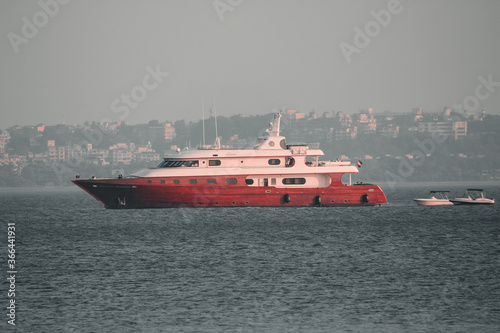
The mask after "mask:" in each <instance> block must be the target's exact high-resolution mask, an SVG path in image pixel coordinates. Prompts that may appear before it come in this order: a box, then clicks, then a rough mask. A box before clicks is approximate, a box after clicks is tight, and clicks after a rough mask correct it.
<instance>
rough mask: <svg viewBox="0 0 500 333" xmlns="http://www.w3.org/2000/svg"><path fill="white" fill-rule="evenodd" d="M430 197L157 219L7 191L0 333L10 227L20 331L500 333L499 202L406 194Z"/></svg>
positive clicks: (2, 194)
mask: <svg viewBox="0 0 500 333" xmlns="http://www.w3.org/2000/svg"><path fill="white" fill-rule="evenodd" d="M431 189H441V188H435V187H429V186H427V187H423V186H420V187H398V188H397V189H396V190H395V191H388V192H387V194H388V199H389V201H390V202H391V204H390V205H387V206H381V207H378V206H377V207H353V208H286V209H281V208H265V209H264V208H228V209H222V208H218V209H158V210H106V209H104V208H102V206H101V205H100V204H99V203H98V202H97V201H96V200H94V199H93V198H92V197H90V196H89V195H88V194H86V193H85V192H83V191H81V190H79V189H76V188H75V189H65V190H38V191H36V190H29V191H28V190H2V191H0V203H1V206H0V216H1V222H2V230H1V234H3V236H1V239H2V243H1V244H2V249H3V250H1V252H2V253H1V256H0V257H1V258H2V261H3V264H2V267H4V268H3V269H2V273H1V274H2V275H3V277H2V281H3V283H2V291H1V297H0V299H1V304H2V306H1V308H2V309H3V310H0V312H1V311H3V312H4V313H3V314H1V316H0V318H3V319H2V323H1V324H0V327H1V331H2V332H7V330H8V331H10V330H13V327H11V326H10V325H8V324H7V320H8V317H7V316H6V314H7V309H6V306H7V305H8V298H7V290H8V288H9V284H8V282H7V281H6V278H7V277H8V276H7V273H6V271H7V268H6V267H7V246H6V245H7V244H6V238H7V223H8V222H15V223H16V250H17V252H16V255H17V257H16V269H17V274H16V298H15V300H16V305H17V307H16V330H17V331H19V332H498V331H499V330H500V204H499V203H497V204H495V205H493V206H487V207H470V206H451V207H450V206H447V207H444V206H442V207H420V206H417V205H416V204H415V203H414V202H413V201H412V198H413V197H422V196H425V195H426V194H427V192H428V191H429V190H431ZM447 189H451V190H454V193H455V194H457V195H458V194H461V192H462V190H463V189H465V186H460V187H455V186H447ZM487 190H488V196H489V197H494V198H496V199H497V200H498V199H500V187H487ZM6 329H7V330H6Z"/></svg>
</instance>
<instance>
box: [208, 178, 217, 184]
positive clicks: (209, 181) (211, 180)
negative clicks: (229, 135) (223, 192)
mask: <svg viewBox="0 0 500 333" xmlns="http://www.w3.org/2000/svg"><path fill="white" fill-rule="evenodd" d="M207 184H217V180H215V179H207Z"/></svg>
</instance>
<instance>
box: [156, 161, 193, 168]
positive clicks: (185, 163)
mask: <svg viewBox="0 0 500 333" xmlns="http://www.w3.org/2000/svg"><path fill="white" fill-rule="evenodd" d="M197 166H199V161H198V160H165V161H163V162H161V163H160V165H158V168H179V167H197Z"/></svg>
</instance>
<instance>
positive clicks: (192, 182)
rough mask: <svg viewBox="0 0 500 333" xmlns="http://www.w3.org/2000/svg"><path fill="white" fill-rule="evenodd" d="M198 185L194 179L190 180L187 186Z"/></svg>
mask: <svg viewBox="0 0 500 333" xmlns="http://www.w3.org/2000/svg"><path fill="white" fill-rule="evenodd" d="M196 183H198V181H197V180H196V179H190V180H189V184H196Z"/></svg>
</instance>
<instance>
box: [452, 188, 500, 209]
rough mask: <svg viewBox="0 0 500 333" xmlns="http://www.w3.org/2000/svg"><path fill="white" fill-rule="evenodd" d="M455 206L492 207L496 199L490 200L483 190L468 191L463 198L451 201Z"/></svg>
mask: <svg viewBox="0 0 500 333" xmlns="http://www.w3.org/2000/svg"><path fill="white" fill-rule="evenodd" d="M450 201H451V202H452V203H453V204H454V205H492V204H494V203H495V199H488V198H486V195H485V193H484V190H482V189H467V190H465V194H464V197H463V198H455V199H452V200H450Z"/></svg>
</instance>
